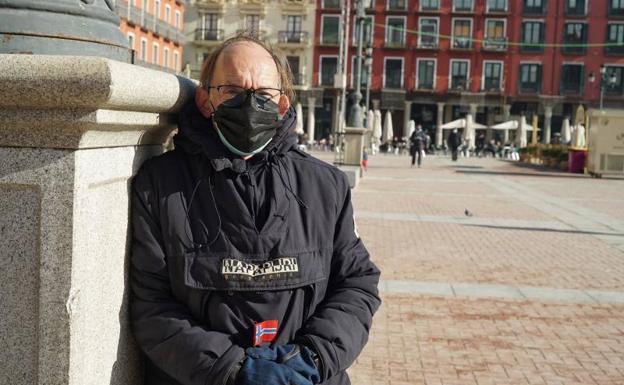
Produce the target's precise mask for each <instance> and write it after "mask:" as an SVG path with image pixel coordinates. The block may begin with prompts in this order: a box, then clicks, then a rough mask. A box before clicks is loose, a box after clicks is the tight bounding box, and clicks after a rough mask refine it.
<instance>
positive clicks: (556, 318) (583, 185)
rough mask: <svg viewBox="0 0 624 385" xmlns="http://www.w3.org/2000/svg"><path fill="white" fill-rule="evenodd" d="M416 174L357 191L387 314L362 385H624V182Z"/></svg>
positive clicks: (360, 368) (448, 165)
mask: <svg viewBox="0 0 624 385" xmlns="http://www.w3.org/2000/svg"><path fill="white" fill-rule="evenodd" d="M314 155H315V156H318V157H320V158H321V159H324V160H327V161H332V159H333V158H332V154H331V153H320V152H317V153H314ZM409 161H410V159H409V158H408V157H407V156H394V155H375V156H371V157H370V161H369V170H368V172H366V173H365V176H364V178H363V179H362V180H361V181H360V184H359V185H358V186H357V188H355V189H354V191H353V203H354V207H355V215H356V222H357V226H358V230H359V233H360V235H361V237H362V239H363V240H364V242H365V244H366V246H367V248H368V250H369V251H370V253H371V256H372V259H373V260H374V261H375V263H377V265H378V266H379V267H380V268H381V271H382V277H381V279H382V281H381V283H380V290H381V295H382V299H383V305H382V307H381V309H380V310H379V312H378V313H377V315H376V316H375V320H374V323H373V329H372V331H371V336H370V340H369V343H368V345H367V346H366V348H365V350H364V352H363V353H362V355H361V356H360V357H359V358H358V360H357V361H356V362H355V364H354V365H353V367H352V368H351V369H350V370H349V372H350V374H351V378H352V383H353V384H354V385H378V384H379V385H407V384H427V385H439V384H445V385H451V384H467V385H472V384H478V385H488V384H530V385H542V384H547V385H555V384H578V385H581V384H583V385H590V384H601V385H605V384H624V179H591V178H588V177H586V176H582V175H570V174H566V173H559V172H549V171H544V170H536V169H535V168H532V167H527V166H521V165H519V164H517V163H513V162H508V161H503V160H499V159H491V158H488V159H478V158H470V159H465V158H460V159H459V161H458V162H456V163H454V162H451V160H450V158H448V157H433V156H430V157H427V158H426V159H424V165H423V167H422V168H420V169H419V168H411V167H410V164H409V163H410V162H409ZM467 214H468V215H467Z"/></svg>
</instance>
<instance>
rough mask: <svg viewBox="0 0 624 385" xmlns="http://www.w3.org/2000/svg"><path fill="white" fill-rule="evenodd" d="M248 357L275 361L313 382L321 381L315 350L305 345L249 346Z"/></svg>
mask: <svg viewBox="0 0 624 385" xmlns="http://www.w3.org/2000/svg"><path fill="white" fill-rule="evenodd" d="M246 353H247V357H252V358H256V359H264V360H269V361H274V362H277V363H280V364H282V365H285V366H287V367H289V368H291V369H293V370H295V371H296V372H297V373H298V374H299V375H301V376H302V377H303V378H305V379H306V380H307V381H308V382H310V383H312V384H318V383H319V382H321V375H320V373H319V368H318V367H317V365H316V363H315V361H314V356H315V354H314V352H313V351H312V350H311V349H309V348H308V347H306V346H303V345H294V344H288V345H274V346H272V347H269V346H261V347H257V348H248V349H247V350H246Z"/></svg>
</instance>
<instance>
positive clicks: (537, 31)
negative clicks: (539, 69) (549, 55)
mask: <svg viewBox="0 0 624 385" xmlns="http://www.w3.org/2000/svg"><path fill="white" fill-rule="evenodd" d="M543 43H544V22H543V21H535V20H530V21H523V22H522V45H521V48H522V50H524V51H542V50H543V49H544V47H543Z"/></svg>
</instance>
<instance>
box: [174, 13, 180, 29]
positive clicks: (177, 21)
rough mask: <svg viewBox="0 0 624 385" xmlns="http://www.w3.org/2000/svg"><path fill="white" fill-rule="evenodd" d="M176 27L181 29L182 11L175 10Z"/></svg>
mask: <svg viewBox="0 0 624 385" xmlns="http://www.w3.org/2000/svg"><path fill="white" fill-rule="evenodd" d="M175 27H176V28H178V29H180V11H177V10H176V11H175Z"/></svg>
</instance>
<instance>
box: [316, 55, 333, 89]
mask: <svg viewBox="0 0 624 385" xmlns="http://www.w3.org/2000/svg"><path fill="white" fill-rule="evenodd" d="M319 59H320V65H319V66H320V68H319V74H320V79H319V80H320V85H322V86H330V87H333V86H334V76H335V75H336V71H337V70H338V56H323V55H321V57H320V58H319Z"/></svg>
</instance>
